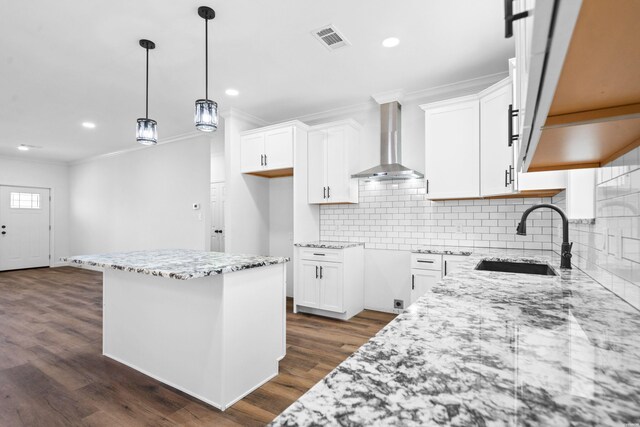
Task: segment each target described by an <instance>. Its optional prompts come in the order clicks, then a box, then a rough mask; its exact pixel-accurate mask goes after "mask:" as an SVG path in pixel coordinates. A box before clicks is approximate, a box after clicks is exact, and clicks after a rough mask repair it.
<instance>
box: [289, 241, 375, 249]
mask: <svg viewBox="0 0 640 427" xmlns="http://www.w3.org/2000/svg"><path fill="white" fill-rule="evenodd" d="M294 246H298V247H300V248H319V249H346V248H353V247H356V246H364V243H358V242H330V241H328V240H327V241H319V242H303V243H296V244H294Z"/></svg>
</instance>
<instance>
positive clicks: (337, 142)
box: [307, 120, 360, 204]
mask: <svg viewBox="0 0 640 427" xmlns="http://www.w3.org/2000/svg"><path fill="white" fill-rule="evenodd" d="M359 139H360V126H359V125H358V124H357V123H356V122H355V121H353V120H345V121H340V122H332V123H327V124H323V125H318V126H314V127H312V128H310V129H309V137H308V151H307V152H308V156H309V159H308V185H309V193H308V194H309V195H308V201H309V203H316V204H323V203H358V180H357V179H354V178H351V175H352V174H354V173H356V172H357V171H358V161H357V160H358V145H359Z"/></svg>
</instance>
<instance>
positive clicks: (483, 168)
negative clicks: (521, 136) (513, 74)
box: [480, 78, 514, 197]
mask: <svg viewBox="0 0 640 427" xmlns="http://www.w3.org/2000/svg"><path fill="white" fill-rule="evenodd" d="M510 105H511V79H510V78H507V79H504V80H502V81H501V82H499V83H497V84H495V85H493V86H491V87H490V88H488V89H486V90H485V91H483V92H481V93H480V173H481V175H480V185H481V191H480V192H481V194H482V196H483V197H487V196H500V195H506V194H511V193H512V192H513V181H514V177H513V175H514V170H513V141H512V140H511V138H510V136H509V120H512V117H511V115H510V113H509V106H510Z"/></svg>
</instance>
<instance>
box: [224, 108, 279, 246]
mask: <svg viewBox="0 0 640 427" xmlns="http://www.w3.org/2000/svg"><path fill="white" fill-rule="evenodd" d="M224 120H225V133H224V138H225V141H224V154H225V170H226V200H225V206H224V221H225V224H224V226H225V240H224V241H225V246H224V249H225V252H229V253H240V254H242V253H244V254H256V255H268V254H269V180H268V179H266V178H261V177H257V176H252V175H245V174H242V173H241V172H240V170H241V168H240V151H241V150H240V133H241V132H243V131H245V130H249V129H255V128H257V127H260V126H261V125H264V123H258V122H257V121H255V120H252V119H251V118H250V117H248V116H246V115H245V114H243V113H241V112H237V111H235V110H231V111H229V112H228V113H227V114H226V115H225V117H224Z"/></svg>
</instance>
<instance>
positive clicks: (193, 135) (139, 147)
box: [69, 130, 211, 166]
mask: <svg viewBox="0 0 640 427" xmlns="http://www.w3.org/2000/svg"><path fill="white" fill-rule="evenodd" d="M207 135H211V134H207V133H204V132H199V131H197V130H194V131H191V132H187V133H183V134H181V135H176V136H174V137H171V138H165V139H163V140H162V141H160V142H158V143H157V144H156V145H151V146H148V145H142V144H138V145H136V146H134V147H130V148H125V149H124V150H118V151H112V152H110V153H105V154H98V155H97V156H91V157H85V158H84V159H79V160H74V161H72V162H69V165H71V166H75V165H79V164H82V163H89V162H93V161H96V160H103V159H108V158H110V157H116V156H120V155H122V154H127V153H132V152H135V151H140V150H146V149H153V147H157V146H160V145H166V144H172V143H174V142H180V141H184V140H187V139H192V138H196V137H198V136H207Z"/></svg>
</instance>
